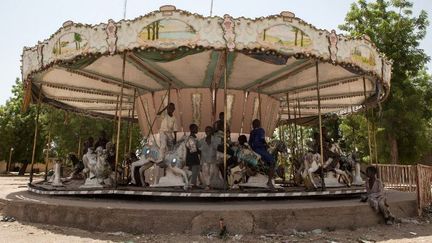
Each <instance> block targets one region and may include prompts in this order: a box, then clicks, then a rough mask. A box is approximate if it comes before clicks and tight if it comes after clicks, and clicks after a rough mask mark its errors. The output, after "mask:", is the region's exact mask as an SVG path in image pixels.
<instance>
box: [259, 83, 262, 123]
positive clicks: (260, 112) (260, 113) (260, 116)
mask: <svg viewBox="0 0 432 243" xmlns="http://www.w3.org/2000/svg"><path fill="white" fill-rule="evenodd" d="M258 112H259V119H260V121H261V120H262V111H261V93H260V91H259V89H258ZM261 122H262V121H261Z"/></svg>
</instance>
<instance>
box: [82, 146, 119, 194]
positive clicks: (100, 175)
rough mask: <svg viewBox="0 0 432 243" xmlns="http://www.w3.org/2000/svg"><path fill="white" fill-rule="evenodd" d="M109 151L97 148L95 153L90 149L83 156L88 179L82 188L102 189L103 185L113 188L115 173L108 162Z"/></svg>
mask: <svg viewBox="0 0 432 243" xmlns="http://www.w3.org/2000/svg"><path fill="white" fill-rule="evenodd" d="M107 158H108V151H107V150H106V149H102V147H98V148H96V150H95V151H93V150H92V149H90V148H89V149H88V150H87V153H86V154H84V156H83V163H84V170H83V172H84V173H85V174H88V176H87V179H86V180H85V183H84V185H83V186H82V187H102V185H108V186H111V185H113V183H114V180H113V178H112V177H113V171H112V170H111V166H110V165H109V163H108V161H107Z"/></svg>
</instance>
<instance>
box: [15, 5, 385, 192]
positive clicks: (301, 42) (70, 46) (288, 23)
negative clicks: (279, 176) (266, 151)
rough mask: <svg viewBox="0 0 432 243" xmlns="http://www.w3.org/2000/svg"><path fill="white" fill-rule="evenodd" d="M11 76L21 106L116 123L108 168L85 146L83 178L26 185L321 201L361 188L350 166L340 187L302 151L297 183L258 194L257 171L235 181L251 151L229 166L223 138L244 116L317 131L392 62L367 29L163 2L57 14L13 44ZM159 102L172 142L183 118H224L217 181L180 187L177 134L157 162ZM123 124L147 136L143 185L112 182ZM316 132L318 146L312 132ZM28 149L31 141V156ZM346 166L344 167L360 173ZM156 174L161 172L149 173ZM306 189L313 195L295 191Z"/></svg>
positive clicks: (117, 177) (119, 171)
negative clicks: (26, 44)
mask: <svg viewBox="0 0 432 243" xmlns="http://www.w3.org/2000/svg"><path fill="white" fill-rule="evenodd" d="M22 76H23V80H24V82H25V104H24V106H28V105H29V103H31V102H33V103H37V104H41V103H45V104H48V105H51V106H53V107H56V108H59V109H63V110H66V111H70V112H76V113H80V114H84V115H90V116H94V117H101V118H106V119H114V120H116V122H117V126H118V129H117V134H116V135H117V136H116V138H117V142H116V141H113V144H117V145H113V146H111V152H113V154H115V166H114V170H113V171H111V170H110V169H109V168H108V169H107V165H106V161H105V159H106V156H107V153H109V152H110V151H108V150H109V149H108V148H104V149H101V150H97V149H95V150H94V151H90V152H89V153H88V154H85V155H84V157H83V158H79V159H82V160H83V162H84V170H83V171H82V172H81V171H79V172H77V173H82V174H84V176H85V178H84V179H81V180H77V179H74V178H65V177H66V175H65V176H62V175H61V174H60V166H61V164H60V163H57V164H56V167H55V172H56V173H55V174H54V176H53V178H51V179H50V180H46V181H41V182H36V181H35V182H33V174H31V176H30V184H29V190H30V191H32V192H35V193H39V194H48V195H83V194H92V195H95V194H126V195H144V196H169V197H176V196H178V197H224V198H227V197H235V198H241V197H248V198H249V197H259V198H262V197H295V196H315V195H320V196H323V195H339V194H359V193H362V192H364V190H363V187H360V185H362V183H363V181H362V179H361V177H360V174H359V169H356V170H354V176H353V177H352V178H350V179H349V178H348V179H347V180H346V181H345V180H343V183H341V182H340V180H339V182H338V181H337V180H336V181H334V178H337V177H338V176H341V174H340V173H338V171H337V170H329V171H327V172H323V173H321V175H320V173H317V171H325V169H324V168H325V166H326V164H327V163H328V161H325V160H324V156H320V155H319V154H314V153H312V152H305V153H304V154H303V155H302V156H301V161H300V166H299V169H298V170H299V171H298V173H299V175H301V179H302V182H299V183H297V184H296V183H285V184H283V185H278V184H276V185H275V187H274V188H272V189H271V190H269V189H268V188H266V182H267V177H266V176H267V175H266V174H265V173H263V172H261V171H260V169H257V170H255V171H257V173H255V174H250V175H247V176H245V173H246V172H245V170H247V169H250V168H251V167H252V168H253V167H257V166H258V165H259V164H260V163H261V162H260V161H259V160H260V158H259V156H258V157H257V156H255V157H254V154H253V153H246V152H244V151H242V150H241V149H238V148H237V150H235V149H234V150H235V151H237V152H235V155H234V157H236V158H237V160H238V163H239V164H240V166H237V167H233V166H230V165H229V163H228V162H227V161H229V159H230V158H231V157H233V155H232V154H231V155H230V154H229V151H228V150H231V147H230V146H228V144H231V141H232V142H236V141H237V138H238V137H239V136H240V135H242V134H249V132H250V131H251V127H252V121H253V120H255V119H259V120H260V121H261V127H262V128H263V129H264V130H265V131H266V134H267V136H269V137H270V136H271V135H272V134H273V132H274V131H275V129H276V128H277V127H278V126H279V125H280V124H289V123H292V122H298V121H311V120H316V126H317V128H319V127H322V116H323V115H324V114H339V115H343V114H348V113H351V112H356V111H358V110H362V109H367V108H368V107H370V106H373V105H377V104H379V103H380V102H382V101H383V100H384V99H385V98H386V97H387V96H388V94H389V91H390V90H389V89H390V76H391V62H390V61H389V60H388V59H386V58H385V57H384V56H383V55H382V54H381V53H380V52H379V51H378V50H377V48H376V47H375V45H374V43H372V42H371V41H370V39H369V38H368V37H367V36H364V37H363V38H358V39H353V38H349V37H346V36H343V35H340V34H337V33H336V32H335V31H334V30H332V31H327V30H323V29H317V28H316V27H314V26H313V25H311V24H308V23H306V22H305V21H303V20H302V19H299V18H297V17H296V16H295V15H294V14H293V13H291V12H288V11H283V12H281V13H280V14H276V15H271V16H268V17H261V18H256V19H250V18H245V17H240V18H233V17H231V16H229V15H224V16H223V17H217V16H215V17H204V16H201V15H198V14H193V13H189V12H187V11H183V10H178V9H176V8H175V7H174V6H162V7H161V8H160V9H159V10H158V11H154V12H151V13H149V14H147V15H144V16H141V17H138V18H136V19H132V20H121V21H119V22H115V21H113V20H109V21H108V22H107V23H101V24H98V25H86V24H80V23H74V22H72V21H67V22H65V23H64V24H63V26H62V27H61V28H60V29H59V30H58V31H57V32H55V33H54V34H53V35H51V36H50V37H49V38H48V39H46V40H44V41H40V42H38V44H37V45H36V46H34V47H31V48H24V51H23V54H22ZM170 103H174V104H175V107H176V110H175V112H174V113H173V117H175V121H176V126H177V128H178V129H177V133H178V135H177V137H178V138H180V137H181V136H183V135H184V134H186V135H188V134H189V126H190V125H191V124H196V125H197V127H198V137H200V136H201V137H202V135H203V133H204V132H205V128H206V127H207V126H213V124H214V123H215V121H216V120H218V119H219V117H218V116H219V114H220V113H221V112H223V113H224V116H223V118H222V119H223V130H222V131H223V134H224V135H223V136H222V139H221V142H222V144H224V145H226V146H222V147H223V148H222V149H221V150H220V151H219V154H220V156H219V157H218V162H217V164H219V165H220V166H219V167H220V168H221V169H220V173H217V175H216V177H217V178H219V182H218V183H216V184H218V185H219V186H212V188H211V189H210V190H205V189H197V190H190V188H189V187H188V186H189V184H190V181H189V180H190V171H189V170H188V169H187V168H185V166H184V165H185V156H184V152H182V151H183V150H184V148H183V147H184V143H185V142H184V141H182V140H181V139H178V141H179V142H178V144H177V145H175V146H174V147H173V148H172V149H170V151H168V153H166V154H165V155H164V156H163V158H157V157H158V154H159V155H160V153H159V151H158V147H159V146H160V138H159V129H160V125H161V118H160V116H158V113H160V112H161V111H162V110H163V108H165V107H166V106H167V105H168V104H170ZM125 121H131V122H137V123H138V124H139V127H140V130H141V133H142V136H143V137H144V138H145V139H146V143H145V144H143V147H142V148H140V153H139V154H138V160H139V161H141V162H142V163H141V164H140V166H139V167H137V168H136V169H139V173H138V174H139V176H138V178H139V179H142V185H147V184H149V185H148V186H145V187H131V186H128V185H126V184H125V183H123V182H122V180H121V178H122V177H125V173H127V174H129V175H131V176H132V177H134V176H135V171H134V170H132V171H130V167H128V168H129V169H127V168H123V166H122V161H121V157H122V156H121V155H119V154H118V151H119V148H118V144H119V143H118V141H119V137H120V127H121V124H122V122H125ZM36 129H37V127H36ZM318 130H320V132H319V138H318V140H319V145H320V147H321V150H320V151H323V133H322V130H321V129H318ZM36 132H37V131H36ZM36 132H35V134H36ZM35 141H36V139H35ZM285 142H286V141H285ZM182 143H183V145H182ZM283 143H284V141H279V142H275V143H269V144H270V149H273V151H272V152H274V153H275V154H276V156H278V155H279V156H282V159H287V158H288V157H290V156H291V157H292V152H293V151H294V150H295V149H293V148H287V146H286V145H285V146H284V144H283ZM111 145H112V144H111ZM233 146H234V147H235V146H236V145H235V143H234V145H233ZM107 147H108V146H107ZM35 148H36V145H35V144H34V147H33V152H34V150H35ZM129 149H131V148H129ZM335 149H336V150H335V152H338V151H337V148H335ZM251 154H252V155H251ZM159 157H160V156H159ZM33 163H34V155H33V158H32V166H33ZM353 163H354V165H353V168H359V165H358V163H357V164H356V163H355V162H353ZM267 169H268V168H267ZM125 171H126V172H125ZM342 172H343V171H342ZM155 173H159V174H160V179H158V180H154V179H151V178H154V177H155V176H154V174H155ZM151 174H153V175H151ZM235 175H239V176H238V178H237V177H235ZM320 177H321V178H320ZM149 178H150V179H149ZM137 180H138V179H137ZM306 184H309V185H311V186H312V188H313V189H314V188H319V187H321V188H322V189H323V190H321V191H317V190H313V191H306V190H305V185H306ZM287 185H289V186H287ZM326 186H327V187H326Z"/></svg>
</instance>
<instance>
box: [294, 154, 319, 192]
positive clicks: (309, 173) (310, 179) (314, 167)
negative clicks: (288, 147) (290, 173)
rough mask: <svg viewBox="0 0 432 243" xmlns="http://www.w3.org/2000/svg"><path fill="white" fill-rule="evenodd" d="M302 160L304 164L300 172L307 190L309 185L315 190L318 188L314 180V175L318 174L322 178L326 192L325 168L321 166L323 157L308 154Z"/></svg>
mask: <svg viewBox="0 0 432 243" xmlns="http://www.w3.org/2000/svg"><path fill="white" fill-rule="evenodd" d="M301 160H302V162H303V163H302V165H301V167H300V169H299V171H300V174H301V177H302V179H303V182H304V184H305V186H306V188H309V184H311V185H312V187H313V188H314V189H316V188H318V187H317V185H316V183H315V180H314V174H318V175H319V177H320V178H321V188H322V190H325V184H324V175H323V168H322V167H321V164H320V160H321V155H320V154H319V153H311V152H307V153H306V154H305V155H304V156H303V157H302V158H301Z"/></svg>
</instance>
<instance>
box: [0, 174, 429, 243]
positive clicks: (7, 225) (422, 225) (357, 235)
mask: <svg viewBox="0 0 432 243" xmlns="http://www.w3.org/2000/svg"><path fill="white" fill-rule="evenodd" d="M2 179H6V178H4V177H3V178H2ZM27 180H28V179H27V178H16V177H15V178H7V180H6V181H5V180H1V181H2V183H0V196H4V195H3V194H8V193H9V192H8V191H10V190H16V189H17V188H22V187H25V183H26V182H27ZM1 209H2V208H1V205H0V219H1V218H2V216H3V215H2V212H1ZM431 222H432V214H430V216H429V217H428V218H427V219H422V220H420V219H404V223H402V224H397V225H392V226H387V225H378V226H374V227H369V228H357V229H346V230H335V231H328V230H321V229H317V230H314V231H313V232H296V231H294V232H292V233H291V234H288V235H279V234H267V235H235V234H228V235H227V236H226V237H225V238H224V239H219V238H218V236H217V232H215V233H214V234H209V235H188V234H167V235H132V234H128V233H123V232H112V233H107V232H103V233H102V232H90V231H85V230H80V229H74V228H67V227H58V226H53V225H45V224H34V223H26V222H16V221H15V222H0V243H1V242H13V243H19V242H32V243H39V242H42V243H49V242H68V243H72V242H164V243H165V242H175V243H180V242H329V243H330V242H363V243H368V242H431V243H432V223H431ZM228 231H229V229H228Z"/></svg>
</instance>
